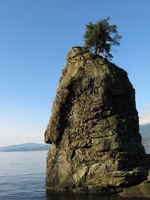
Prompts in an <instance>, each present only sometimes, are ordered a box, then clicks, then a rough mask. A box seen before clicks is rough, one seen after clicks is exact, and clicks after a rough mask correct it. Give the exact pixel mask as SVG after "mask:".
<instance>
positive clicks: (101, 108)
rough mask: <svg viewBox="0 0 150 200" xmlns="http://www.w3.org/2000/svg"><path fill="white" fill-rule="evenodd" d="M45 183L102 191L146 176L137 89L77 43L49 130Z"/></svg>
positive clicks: (117, 70)
mask: <svg viewBox="0 0 150 200" xmlns="http://www.w3.org/2000/svg"><path fill="white" fill-rule="evenodd" d="M45 142H46V143H50V144H52V145H51V149H50V151H49V153H48V155H47V170H46V187H47V189H52V190H70V191H89V192H102V191H105V189H107V190H110V191H111V190H113V191H114V190H118V189H119V188H123V187H128V186H132V185H136V184H138V183H141V182H142V181H144V180H146V179H147V176H148V169H149V168H150V167H149V160H148V156H147V155H146V154H145V150H144V148H143V146H142V144H141V135H140V133H139V125H138V113H137V110H136V106H135V90H134V89H133V87H132V85H131V83H130V81H129V79H128V77H127V74H126V72H125V71H124V70H123V69H120V68H118V67H117V66H115V65H114V64H112V63H110V62H108V61H107V60H106V59H104V58H102V57H99V56H93V55H91V54H90V53H86V54H83V53H82V52H81V48H80V47H73V48H72V49H71V51H70V52H69V53H68V56H67V63H66V66H65V68H64V70H63V72H62V77H61V78H60V81H59V85H58V89H57V93H56V97H55V100H54V102H53V108H52V116H51V118H50V121H49V124H48V126H47V129H46V131H45Z"/></svg>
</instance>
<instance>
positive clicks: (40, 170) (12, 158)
mask: <svg viewBox="0 0 150 200" xmlns="http://www.w3.org/2000/svg"><path fill="white" fill-rule="evenodd" d="M47 153H48V152H47V151H30V152H0V200H7V199H8V200H10V199H11V200H18V199H19V200H22V199H26V200H28V199H35V200H124V199H126V198H122V197H118V196H101V195H92V194H69V193H46V187H45V176H46V156H47ZM131 199H132V200H133V198H130V200H131ZM135 199H136V200H137V199H138V198H135ZM140 199H142V200H143V199H145V198H140ZM128 200H129V199H128Z"/></svg>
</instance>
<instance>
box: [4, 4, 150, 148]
mask: <svg viewBox="0 0 150 200" xmlns="http://www.w3.org/2000/svg"><path fill="white" fill-rule="evenodd" d="M108 16H110V20H109V23H110V24H116V25H117V26H118V32H119V34H121V35H122V36H123V37H122V40H121V41H120V43H121V45H120V46H119V47H114V48H113V50H116V52H115V51H112V54H113V56H114V58H113V59H112V62H113V63H115V64H116V65H118V66H119V67H121V68H123V69H125V70H126V71H127V73H128V76H129V79H130V81H131V83H132V84H133V87H134V88H135V90H136V105H137V110H138V112H139V116H140V123H141V124H144V123H150V92H149V91H150V89H149V87H150V1H149V0H132V1H131V0H122V1H120V0H113V1H112V0H105V1H103V0H92V1H91V0H82V1H81V0H63V1H62V0H55V1H52V0H13V1H12V0H0V146H6V145H11V144H19V143H24V142H37V143H43V140H44V131H45V129H46V127H47V124H48V121H49V117H50V115H51V108H52V103H53V100H54V98H55V94H56V89H57V86H58V82H59V78H60V76H61V73H62V69H63V68H64V66H65V63H66V56H67V53H68V51H69V50H70V49H71V47H72V46H76V45H79V46H82V45H84V39H83V35H84V33H85V28H86V26H85V25H86V24H88V23H89V22H90V21H92V22H93V23H96V22H97V21H99V20H100V19H101V18H103V19H104V18H107V17H108Z"/></svg>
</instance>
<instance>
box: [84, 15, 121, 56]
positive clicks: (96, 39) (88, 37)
mask: <svg viewBox="0 0 150 200" xmlns="http://www.w3.org/2000/svg"><path fill="white" fill-rule="evenodd" d="M108 20H109V17H107V18H106V19H104V20H102V19H101V20H100V21H98V22H97V23H96V24H93V23H92V22H89V24H87V25H86V32H85V34H84V39H85V47H86V48H88V49H89V50H90V51H92V52H94V53H95V54H98V55H99V54H100V53H102V54H103V55H104V56H105V57H109V58H113V56H112V55H111V53H110V50H111V46H112V45H117V46H119V45H120V43H119V40H120V39H121V38H122V36H121V35H119V34H118V31H117V26H116V25H115V24H114V25H109V23H108Z"/></svg>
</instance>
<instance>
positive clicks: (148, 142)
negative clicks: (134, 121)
mask: <svg viewBox="0 0 150 200" xmlns="http://www.w3.org/2000/svg"><path fill="white" fill-rule="evenodd" d="M140 133H141V135H142V143H143V145H144V147H145V151H146V153H148V154H150V124H145V125H140Z"/></svg>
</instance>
